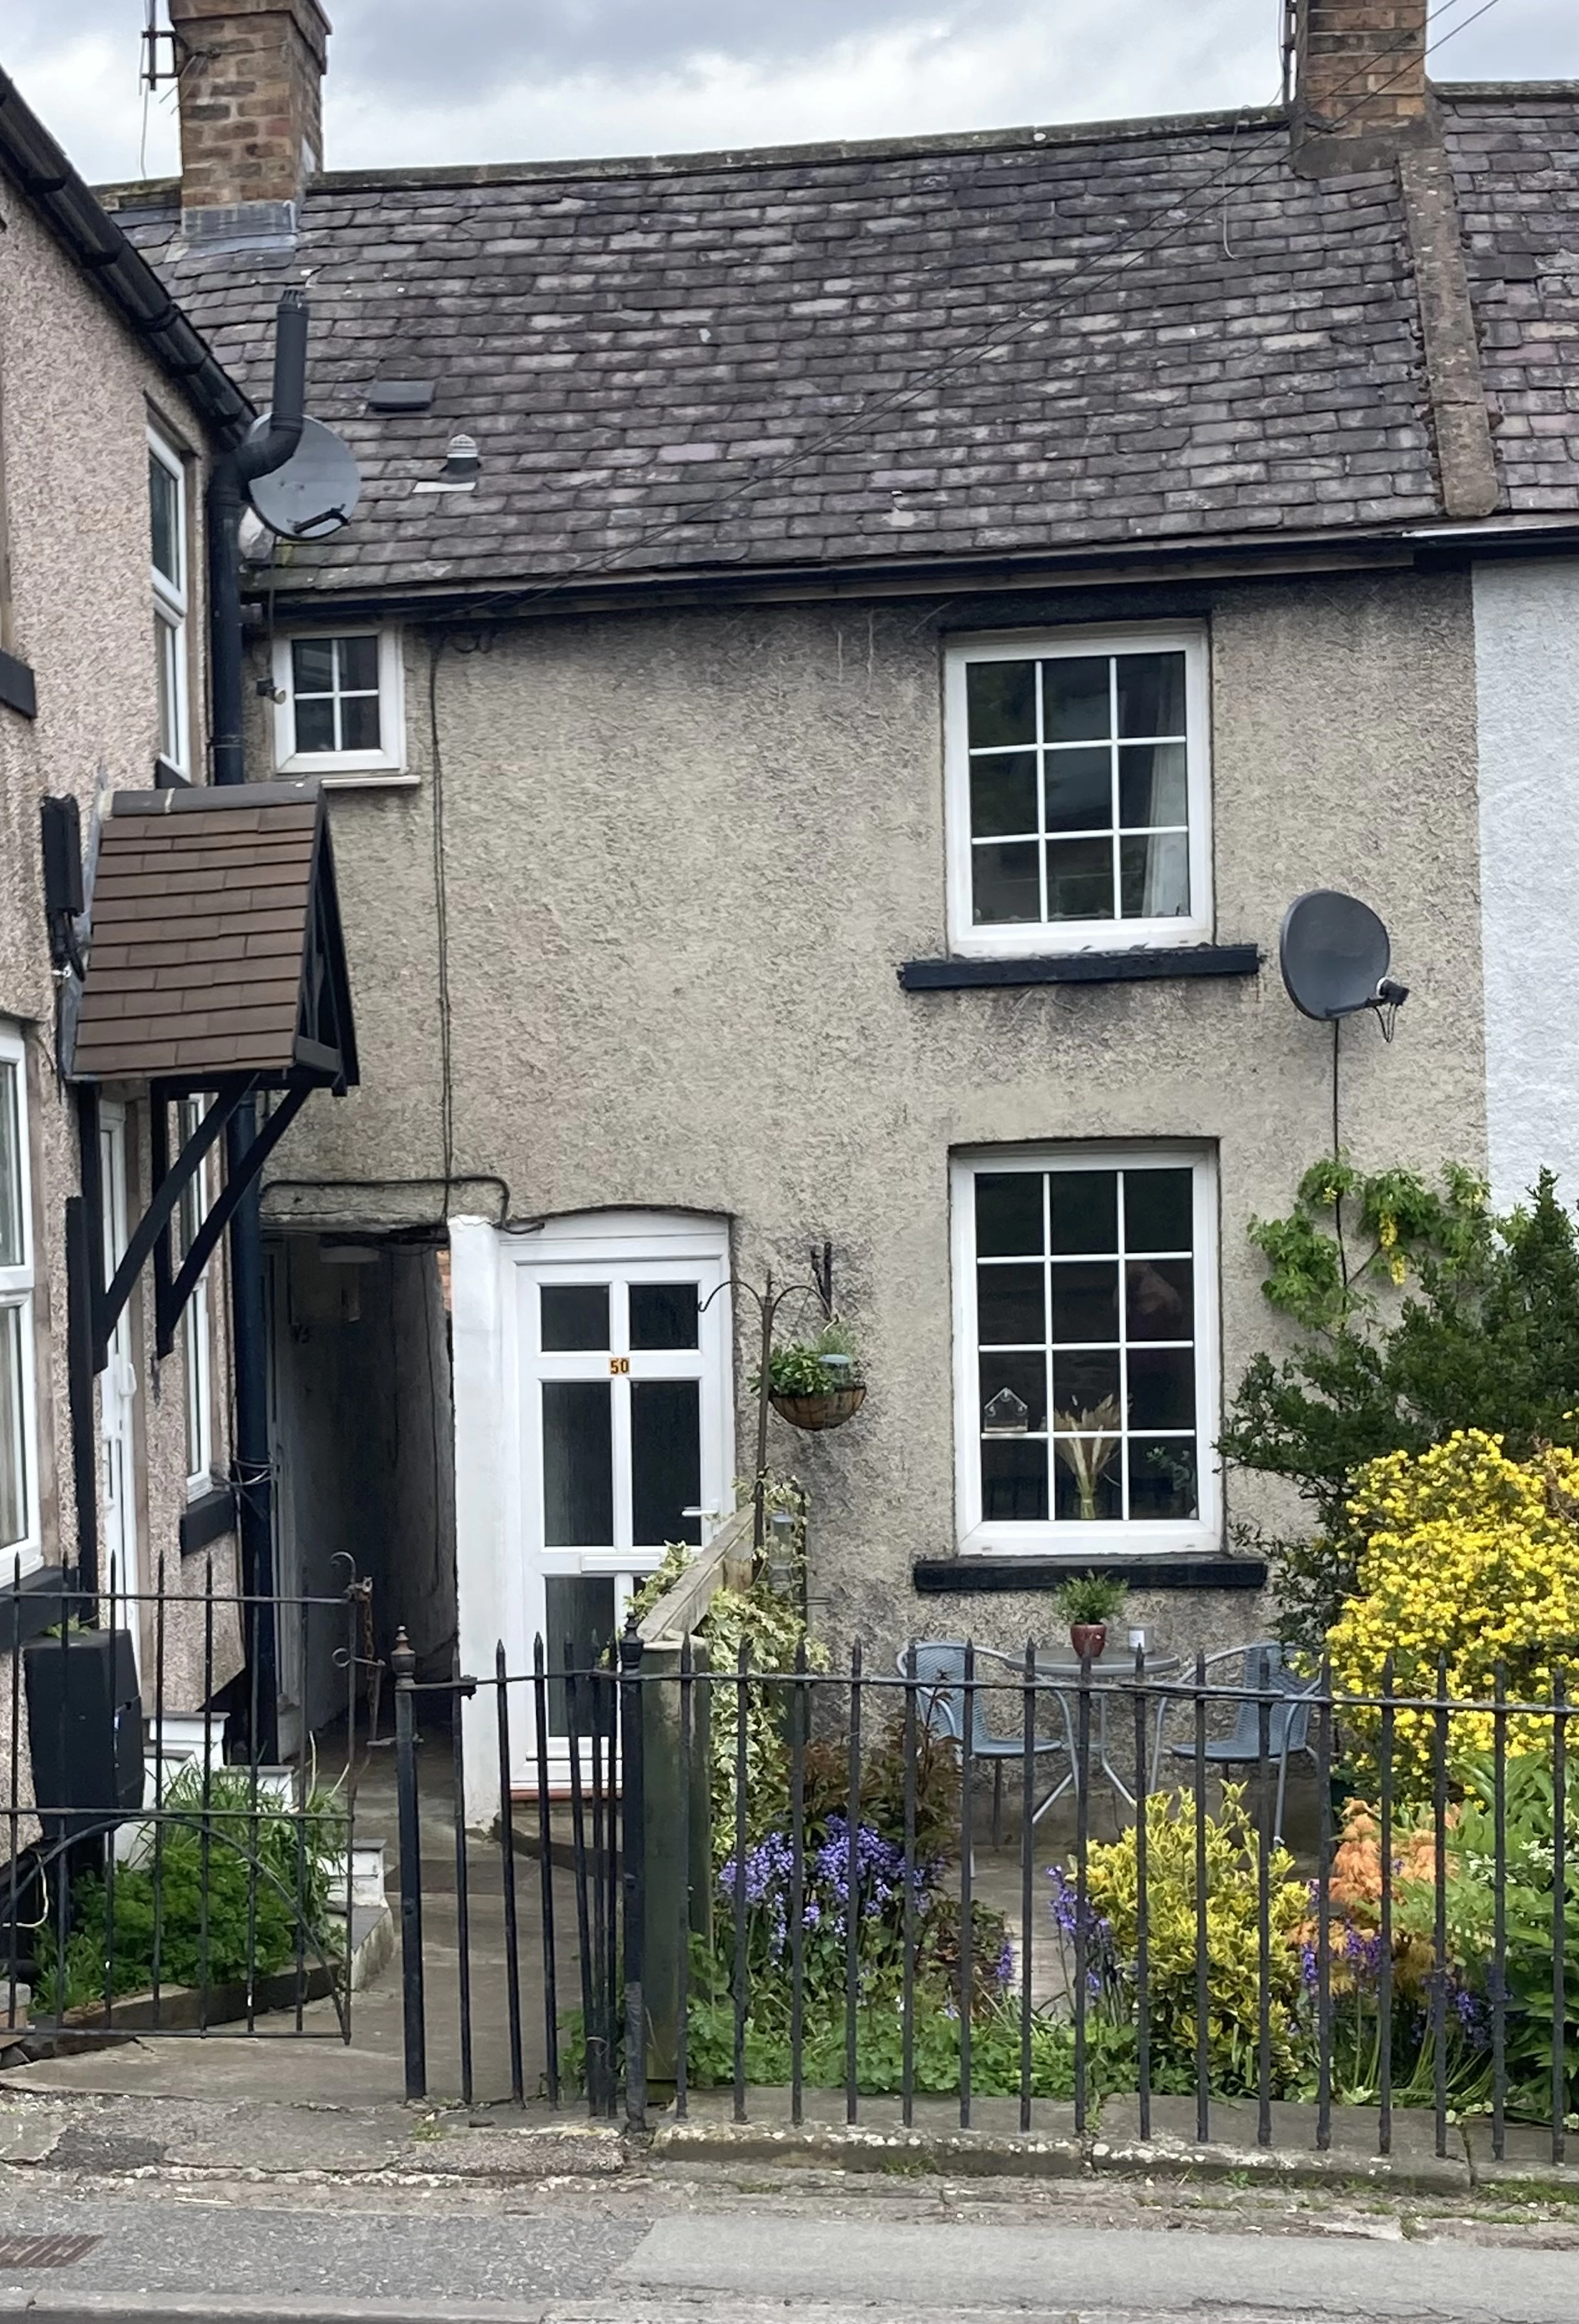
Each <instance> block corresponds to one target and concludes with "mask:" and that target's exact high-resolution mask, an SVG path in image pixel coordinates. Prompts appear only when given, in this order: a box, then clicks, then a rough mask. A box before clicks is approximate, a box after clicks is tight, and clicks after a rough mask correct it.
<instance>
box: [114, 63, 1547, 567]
mask: <svg viewBox="0 0 1579 2324" xmlns="http://www.w3.org/2000/svg"><path fill="white" fill-rule="evenodd" d="M1442 94H1443V112H1444V120H1445V134H1446V136H1447V138H1448V142H1449V149H1450V152H1451V154H1452V158H1453V161H1454V170H1455V173H1456V181H1457V184H1458V189H1459V194H1460V199H1461V204H1462V209H1463V225H1464V236H1465V243H1466V249H1467V250H1468V251H1469V253H1470V254H1471V257H1472V281H1473V299H1474V304H1475V312H1476V317H1477V321H1478V323H1479V327H1480V330H1481V334H1482V346H1483V350H1484V355H1485V371H1486V381H1487V389H1488V394H1489V397H1490V399H1491V407H1492V412H1493V419H1494V422H1501V423H1506V422H1511V421H1514V420H1523V419H1527V418H1533V417H1534V416H1536V412H1537V405H1536V404H1535V403H1534V402H1533V401H1532V399H1534V398H1537V397H1539V398H1543V399H1545V398H1547V397H1550V398H1552V399H1554V401H1552V402H1551V403H1550V406H1549V408H1550V409H1551V410H1553V411H1554V412H1561V411H1566V410H1569V409H1570V408H1571V407H1570V405H1569V403H1568V401H1567V400H1566V399H1567V395H1568V393H1569V392H1570V391H1579V91H1575V92H1567V93H1564V92H1553V91H1551V90H1546V91H1536V92H1533V93H1531V92H1526V93H1522V94H1521V93H1519V91H1517V90H1516V89H1504V90H1488V89H1474V88H1449V89H1447V90H1445V91H1444V92H1443V93H1442ZM1286 137H1287V132H1286V128H1285V126H1284V124H1282V123H1281V122H1280V121H1279V119H1277V118H1276V117H1275V116H1272V115H1250V116H1241V117H1240V118H1239V119H1238V120H1235V119H1233V118H1232V117H1224V118H1222V119H1216V118H1208V117H1196V118H1193V119H1186V120H1174V121H1167V122H1156V123H1139V124H1108V125H1100V124H1099V125H1095V126H1092V127H1088V128H1084V129H1079V130H1073V131H1067V132H1054V133H1051V134H1033V133H1030V132H1019V133H1003V134H995V135H990V136H985V137H976V138H963V139H959V140H955V141H949V140H944V139H932V140H922V141H917V142H915V143H894V144H883V145H880V146H873V147H871V148H867V149H861V148H836V147H820V148H806V149H803V150H802V151H800V152H785V151H779V152H762V153H756V154H750V153H748V154H730V155H702V156H694V157H681V158H680V159H678V160H669V161H628V162H618V163H607V162H601V163H582V164H577V163H564V164H540V165H532V166H528V167H523V168H522V169H519V170H507V169H489V170H484V171H476V172H475V173H472V174H470V175H468V174H466V173H461V172H446V173H442V174H429V175H427V176H424V174H423V173H420V172H407V173H386V174H384V175H383V176H382V177H381V178H378V179H376V180H374V179H368V178H358V177H355V176H352V175H349V174H347V175H344V176H336V175H332V174H331V175H329V176H328V177H326V178H324V179H322V180H319V183H318V184H317V185H316V186H315V187H314V188H313V189H311V191H310V192H309V196H308V198H307V200H306V203H305V205H304V209H303V217H302V233H301V240H300V248H299V249H298V250H297V251H296V252H294V253H283V254H279V253H276V254H268V253H257V252H251V253H249V252H246V251H230V252H214V251H210V250H204V251H200V252H199V251H194V250H192V249H190V248H189V247H188V246H186V245H185V244H183V242H182V241H181V239H180V220H179V211H178V210H177V208H176V207H175V196H174V193H173V191H171V193H169V194H168V195H165V196H163V197H160V196H158V195H151V194H150V193H149V191H148V190H147V189H142V190H141V192H139V193H135V194H134V193H128V194H127V195H126V197H125V200H124V204H123V208H122V223H123V224H124V225H125V227H126V229H127V231H128V232H129V233H130V234H131V235H133V237H134V239H135V240H137V241H138V242H139V243H140V244H142V246H143V248H144V250H145V251H146V252H147V254H148V255H149V256H150V257H151V258H152V260H153V261H154V263H156V264H158V265H159V266H160V267H161V268H162V271H163V272H164V273H165V276H166V278H167V280H168V281H169V282H170V284H171V289H172V291H174V292H175V294H176V295H177V296H178V297H179V298H180V300H181V301H182V303H183V304H184V305H185V306H186V307H187V308H188V309H189V311H190V312H191V315H192V318H193V320H194V321H195V322H196V323H197V325H198V327H199V329H201V330H203V331H204V332H205V334H206V335H207V336H208V337H209V339H210V340H211V341H212V343H213V344H214V346H215V347H216V351H217V354H218V355H220V357H221V359H222V360H223V361H224V362H225V363H226V364H227V365H228V366H229V367H230V368H231V369H232V370H234V371H235V373H236V374H238V376H239V377H240V378H241V379H242V381H243V383H245V385H246V386H247V387H248V388H249V389H250V390H251V391H252V392H254V395H257V394H266V388H267V376H268V365H269V360H270V318H271V315H272V307H273V304H274V301H275V300H276V298H277V296H278V293H279V291H280V290H281V288H282V287H283V285H284V284H285V283H286V282H287V281H296V280H299V279H300V270H301V269H302V267H303V266H310V267H312V268H314V269H316V270H318V272H317V273H316V275H315V279H314V284H313V291H312V298H313V305H314V314H315V325H314V338H313V352H312V407H313V409H314V410H315V412H316V413H317V414H318V415H319V417H320V418H322V419H324V420H327V421H328V423H329V424H330V425H331V426H333V427H335V428H337V429H340V430H341V431H342V432H343V433H344V434H345V435H346V437H347V438H349V440H350V441H351V443H352V446H353V447H354V449H355V450H356V455H357V457H358V458H359V459H360V460H361V462H362V464H363V467H364V472H365V477H366V479H367V483H368V491H367V495H366V498H365V502H364V506H363V511H362V513H361V514H360V515H359V517H358V519H357V521H356V523H355V524H353V525H352V526H350V527H349V528H348V529H347V530H346V531H345V532H344V533H342V534H341V535H339V536H337V538H336V539H334V540H332V541H330V542H328V543H326V544H323V545H321V546H319V547H318V548H316V549H310V550H297V551H295V552H294V553H293V554H292V555H291V558H290V560H289V563H288V566H286V567H282V580H283V581H284V582H285V584H286V586H287V587H288V588H289V589H290V590H291V591H296V590H300V589H313V590H330V591H332V590H334V589H336V588H358V589H361V588H365V587H366V586H368V585H369V583H370V582H373V581H374V580H376V582H377V584H378V585H379V586H388V587H391V588H397V589H398V588H402V587H409V588H412V589H420V588H422V587H424V586H432V585H433V584H435V583H439V582H441V583H445V584H448V585H452V586H490V585H496V584H498V583H499V582H501V581H511V580H521V581H524V582H527V583H531V582H533V581H537V580H552V579H555V578H559V577H569V576H573V575H575V574H577V573H583V574H587V573H590V572H591V571H592V570H594V569H596V568H598V567H601V566H602V565H603V564H604V563H605V560H608V559H610V558H612V559H614V560H615V563H616V567H617V569H618V570H619V571H621V572H623V573H626V574H638V573H642V572H648V571H651V572H655V573H656V572H662V571H666V570H673V569H675V568H686V567H692V568H702V569H705V568H706V567H710V566H718V567H724V566H728V567H738V566H740V565H741V564H743V563H744V564H781V563H789V564H804V563H820V562H825V561H842V562H850V563H859V562H860V561H861V560H863V559H864V558H874V557H881V558H883V559H885V560H887V559H891V558H893V557H895V556H896V555H907V554H915V555H926V556H928V557H937V556H939V555H948V554H969V553H971V552H972V551H974V550H976V549H988V548H990V549H994V550H996V549H1045V548H1048V547H1050V546H1057V545H1058V544H1061V543H1076V542H1078V543H1082V544H1084V543H1089V542H1093V541H1100V540H1102V539H1113V540H1133V539H1136V538H1143V537H1145V536H1146V535H1148V534H1156V535H1159V536H1166V537H1168V538H1170V539H1172V538H1177V537H1178V535H1179V534H1180V533H1182V532H1188V531H1190V530H1195V531H1199V532H1219V531H1224V530H1226V531H1232V530H1234V529H1236V528H1239V527H1247V528H1251V529H1254V530H1261V529H1264V528H1266V527H1269V526H1282V527H1287V528H1288V529H1290V530H1313V529H1322V528H1326V527H1331V526H1334V525H1343V524H1353V523H1355V522H1364V523H1387V522H1393V521H1417V520H1418V519H1419V518H1421V517H1423V516H1429V515H1430V514H1432V513H1434V512H1436V513H1439V512H1440V498H1439V485H1438V479H1437V475H1436V461H1435V454H1434V449H1433V444H1432V436H1431V428H1430V421H1429V415H1428V410H1427V398H1426V392H1425V383H1424V379H1423V376H1422V368H1421V355H1420V341H1419V326H1418V316H1417V304H1416V299H1415V291H1414V283H1413V277H1412V271H1411V267H1410V262H1409V255H1408V238H1407V234H1406V230H1405V224H1404V218H1403V213H1402V208H1401V204H1400V200H1399V191H1398V186H1397V182H1396V179H1395V177H1394V175H1393V173H1392V172H1391V171H1387V170H1368V171H1355V172H1352V173H1350V174H1348V175H1345V176H1344V177H1341V178H1328V179H1307V178H1303V177H1300V176H1298V175H1297V174H1296V173H1295V172H1294V171H1292V169H1291V168H1290V167H1289V166H1288V159H1287V151H1286ZM1503 259H1506V260H1508V261H1509V262H1510V263H1509V267H1508V272H1506V273H1505V272H1503V271H1502V266H1501V263H1500V262H1501V260H1503ZM1515 260H1517V261H1519V262H1520V263H1521V267H1520V265H1519V264H1514V263H1511V262H1513V261H1515ZM1521 268H1522V272H1521ZM1510 274H1511V275H1512V277H1513V278H1514V279H1513V280H1511V281H1510V280H1509V275H1510ZM704 333H706V337H703V334H704ZM940 367H941V368H940ZM381 375H383V376H400V377H429V378H431V379H432V380H433V381H434V383H435V387H436V393H435V397H434V403H433V408H432V410H431V411H430V412H429V414H427V415H425V416H423V417H420V418H413V417H409V416H408V417H406V418H403V419H400V420H395V419H390V418H380V417H378V416H376V415H374V414H372V413H370V412H368V411H367V410H366V408H365V398H366V391H367V387H368V385H369V383H370V382H371V381H373V380H374V378H376V377H378V376H381ZM1539 408H1541V409H1545V408H1547V406H1546V405H1545V404H1544V403H1543V405H1542V406H1540V407H1539ZM852 423H854V424H852ZM457 429H465V430H466V431H467V432H468V433H471V434H473V435H475V436H476V438H477V439H478V441H479V443H480V445H481V446H482V448H483V457H484V466H483V475H482V477H481V480H480V484H479V488H478V490H477V492H476V493H475V494H474V495H471V496H469V497H468V498H467V499H466V501H464V502H461V503H447V502H445V501H443V500H442V499H436V498H434V497H430V496H428V495H418V494H414V493H412V491H411V486H412V485H413V484H415V483H416V482H418V481H419V480H422V479H427V478H429V477H431V476H433V475H435V474H436V473H437V469H438V466H439V463H440V462H441V460H442V458H443V456H444V449H445V446H446V443H447V440H448V437H449V436H450V434H452V433H453V432H454V431H455V430H457ZM830 431H832V433H831V440H825V438H829V437H830ZM1495 436H1496V440H1497V443H1498V447H1499V457H1500V458H1501V462H1502V464H1503V470H1504V475H1505V477H1506V481H1507V484H1508V487H1509V492H1510V499H1511V502H1512V504H1513V506H1514V507H1515V508H1516V509H1517V508H1519V507H1525V508H1530V509H1534V508H1537V507H1540V508H1548V507H1551V506H1553V505H1555V504H1556V503H1555V502H1554V498H1553V495H1554V494H1556V495H1557V496H1558V498H1559V499H1560V496H1561V494H1562V493H1563V491H1564V490H1565V489H1566V491H1567V493H1568V495H1569V502H1570V504H1572V503H1573V502H1574V500H1576V499H1579V459H1575V457H1574V440H1573V433H1572V431H1565V429H1562V428H1560V427H1553V428H1551V429H1541V430H1540V431H1538V432H1537V431H1536V430H1535V429H1519V428H1515V427H1512V426H1510V425H1506V424H1501V425H1497V426H1496V427H1495ZM786 464H787V465H786ZM896 493H900V494H902V496H903V504H902V507H897V508H896V504H895V499H894V495H895V494H896ZM682 520H683V521H682ZM649 531H651V533H652V536H653V537H652V538H651V540H649V539H647V534H648V532H649Z"/></svg>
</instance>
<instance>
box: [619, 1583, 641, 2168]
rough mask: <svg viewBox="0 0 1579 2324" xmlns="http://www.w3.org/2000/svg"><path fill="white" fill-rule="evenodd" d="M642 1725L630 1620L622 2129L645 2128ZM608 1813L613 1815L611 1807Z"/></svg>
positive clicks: (624, 1693) (626, 1640)
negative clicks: (623, 2123) (623, 2114)
mask: <svg viewBox="0 0 1579 2324" xmlns="http://www.w3.org/2000/svg"><path fill="white" fill-rule="evenodd" d="M642 1727H643V1717H642V1637H641V1633H640V1631H639V1630H638V1629H637V1628H636V1622H635V1618H634V1616H633V1617H632V1618H631V1619H630V1621H629V1622H627V1624H626V1626H625V1628H624V1631H623V1634H622V1636H621V1638H620V1798H621V1807H622V1810H623V1825H624V1829H623V1836H622V1844H621V1849H620V1858H621V1869H622V1871H623V1875H624V1908H625V1910H624V1923H625V1925H624V1950H625V2128H626V2129H627V2130H640V2131H644V2130H645V2129H646V2127H647V2003H646V1997H645V1995H644V1993H643V1990H642V1979H643V1976H644V1973H645V1960H644V1941H645V1938H646V1925H645V1923H646V1918H647V1855H646V1820H647V1802H646V1766H645V1760H644V1757H643V1750H642V1745H643V1741H644V1738H643V1735H642ZM610 1813H611V1817H612V1813H613V1808H612V1803H611V1808H610ZM612 1941H613V1940H612V1932H611V1942H612Z"/></svg>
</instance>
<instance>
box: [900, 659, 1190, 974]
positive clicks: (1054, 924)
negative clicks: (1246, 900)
mask: <svg viewBox="0 0 1579 2324" xmlns="http://www.w3.org/2000/svg"><path fill="white" fill-rule="evenodd" d="M1180 652H1182V653H1183V655H1184V657H1185V716H1186V721H1187V743H1186V766H1187V799H1188V815H1189V870H1190V905H1191V908H1190V912H1189V914H1188V916H1187V918H1178V919H1111V920H1035V921H1030V920H1026V921H1017V922H1014V923H1011V924H1008V925H1003V926H998V927H977V926H976V925H975V924H974V921H973V919H972V917H971V914H972V893H973V872H972V855H973V852H974V851H973V848H972V843H971V823H970V738H969V728H968V723H967V715H966V701H965V672H966V670H967V669H969V668H970V666H971V664H972V663H973V662H983V661H1032V660H1035V661H1057V660H1073V659H1078V658H1079V657H1081V656H1084V655H1089V654H1098V653H1102V654H1123V653H1180ZM1211 715H1212V699H1211V663H1210V655H1209V651H1208V641H1207V632H1206V629H1205V624H1204V623H1201V622H1184V623H1180V622H1124V623H1117V622H1105V623H1103V624H1102V625H1101V626H1099V627H1095V628H1088V629H1058V630H1026V631H1020V632H1013V633H1008V632H993V633H991V634H987V635H982V636H974V637H961V638H956V639H953V640H951V641H950V642H949V644H948V646H947V647H946V650H945V654H944V804H945V826H946V848H947V859H948V863H947V870H948V940H949V945H950V948H951V950H952V951H954V952H955V953H956V954H959V955H961V956H962V957H965V958H972V959H1004V958H1011V959H1012V958H1022V959H1023V958H1025V957H1027V956H1029V955H1034V954H1043V955H1045V954H1050V953H1065V952H1128V951H1133V950H1135V949H1137V948H1139V947H1142V946H1144V947H1147V948H1151V947H1159V948H1160V947H1164V946H1175V945H1194V944H1204V943H1206V942H1208V941H1209V940H1210V938H1211V936H1212V933H1213V929H1214V908H1213V899H1212V774H1211Z"/></svg>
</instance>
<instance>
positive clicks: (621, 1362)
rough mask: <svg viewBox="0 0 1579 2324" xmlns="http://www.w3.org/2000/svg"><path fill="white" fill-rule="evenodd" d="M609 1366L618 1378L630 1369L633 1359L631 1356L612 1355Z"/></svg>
mask: <svg viewBox="0 0 1579 2324" xmlns="http://www.w3.org/2000/svg"><path fill="white" fill-rule="evenodd" d="M608 1368H609V1369H610V1371H611V1372H613V1373H614V1377H615V1379H620V1378H621V1377H622V1376H623V1374H624V1373H626V1372H628V1371H629V1370H630V1369H631V1359H630V1357H629V1356H611V1357H610V1358H609V1360H608Z"/></svg>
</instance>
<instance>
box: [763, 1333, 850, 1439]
mask: <svg viewBox="0 0 1579 2324" xmlns="http://www.w3.org/2000/svg"><path fill="white" fill-rule="evenodd" d="M760 1385H761V1383H760V1381H757V1380H753V1382H752V1386H753V1388H758V1387H760ZM768 1401H769V1403H770V1404H771V1406H772V1407H773V1410H774V1411H775V1412H776V1413H777V1414H778V1415H779V1417H780V1420H787V1421H788V1422H789V1425H790V1426H791V1427H792V1428H808V1429H823V1428H842V1427H843V1426H844V1425H845V1421H846V1420H852V1419H854V1416H855V1415H856V1413H858V1412H859V1411H860V1409H861V1406H863V1404H864V1403H865V1401H866V1384H865V1382H864V1381H863V1379H862V1378H861V1359H860V1356H859V1353H858V1352H857V1350H856V1346H855V1340H854V1333H852V1332H851V1330H850V1327H849V1325H848V1324H847V1323H841V1322H840V1321H839V1318H838V1317H837V1316H836V1315H835V1316H833V1317H831V1318H830V1319H829V1321H828V1322H827V1323H825V1324H824V1325H823V1328H822V1330H821V1331H820V1332H818V1333H817V1336H816V1337H815V1339H810V1340H791V1341H789V1342H788V1343H787V1344H786V1345H785V1346H783V1347H780V1348H775V1349H774V1350H773V1352H772V1354H771V1357H770V1358H769V1360H768Z"/></svg>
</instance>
